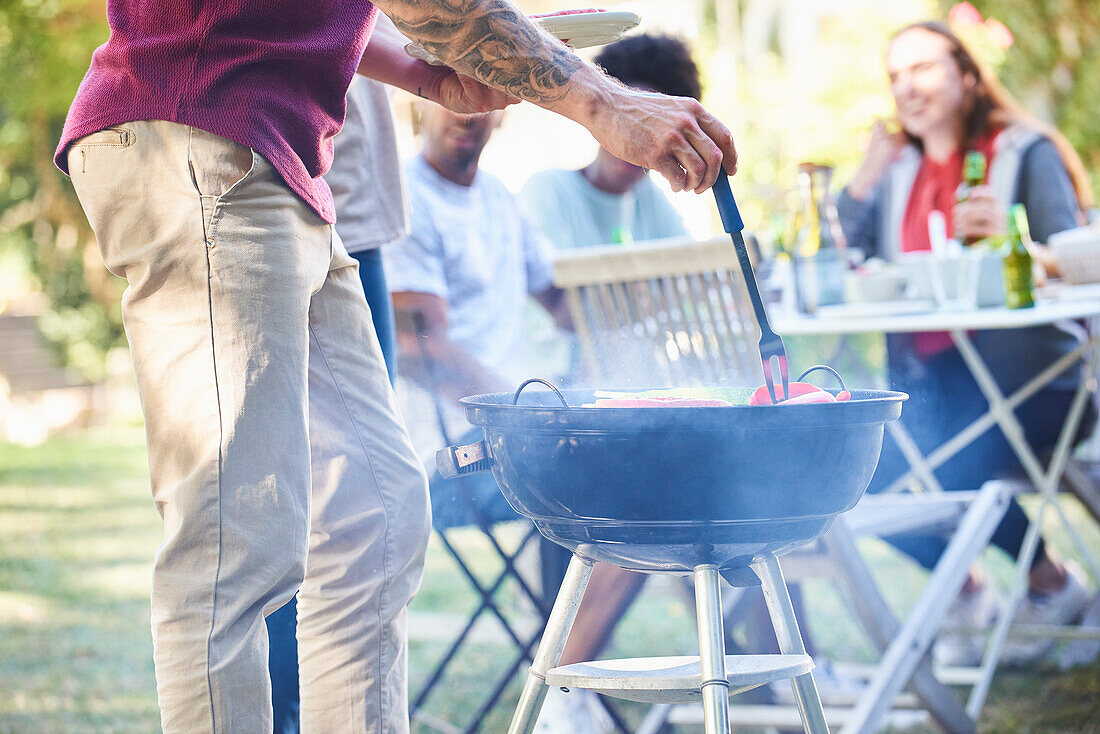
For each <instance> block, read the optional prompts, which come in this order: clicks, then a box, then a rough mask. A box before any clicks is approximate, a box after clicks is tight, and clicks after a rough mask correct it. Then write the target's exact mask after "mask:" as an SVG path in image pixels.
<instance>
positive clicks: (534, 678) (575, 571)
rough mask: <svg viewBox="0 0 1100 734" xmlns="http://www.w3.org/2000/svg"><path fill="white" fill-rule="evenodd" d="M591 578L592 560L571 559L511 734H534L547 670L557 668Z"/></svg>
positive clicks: (521, 696)
mask: <svg viewBox="0 0 1100 734" xmlns="http://www.w3.org/2000/svg"><path fill="white" fill-rule="evenodd" d="M591 575H592V561H590V560H587V559H585V558H581V557H579V556H576V555H575V556H573V557H572V558H571V559H570V560H569V568H568V569H567V570H566V572H565V579H564V580H563V581H562V582H561V589H560V590H559V591H558V596H557V598H556V599H555V600H554V608H553V609H552V610H551V611H550V618H549V619H547V620H546V629H545V630H543V632H542V641H541V642H539V649H538V652H536V653H535V659H534V661H533V662H532V663H531V668H530V670H529V671H528V673H527V681H526V682H525V683H524V684H523V692H522V693H521V694H520V697H519V704H518V705H517V706H516V713H515V714H513V715H512V724H511V726H509V727H508V734H531V732H532V731H534V730H535V722H536V721H537V720H538V717H539V712H540V711H541V710H542V702H543V701H544V700H545V699H546V690H547V689H546V671H548V670H550V669H551V668H553V667H554V666H556V665H557V664H558V660H559V659H561V653H562V650H564V649H565V641H566V640H567V639H568V638H569V629H570V628H571V627H572V626H573V620H574V619H576V617H577V609H578V608H579V607H580V605H581V599H582V598H584V589H585V587H586V586H588V577H589V576H591Z"/></svg>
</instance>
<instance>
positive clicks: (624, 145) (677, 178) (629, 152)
mask: <svg viewBox="0 0 1100 734" xmlns="http://www.w3.org/2000/svg"><path fill="white" fill-rule="evenodd" d="M609 91H610V95H609V99H608V102H607V104H606V106H605V105H601V106H600V108H599V109H597V110H596V111H595V113H594V114H593V115H592V116H591V118H590V119H589V120H578V121H579V122H581V123H582V124H584V125H585V127H587V128H588V130H589V132H591V133H592V135H593V136H594V137H595V138H596V140H597V141H599V143H600V144H601V145H602V146H603V147H604V148H606V149H607V150H608V151H609V152H610V153H611V154H612V155H614V156H615V157H617V158H621V159H623V160H625V161H629V162H630V163H633V164H635V165H637V166H641V167H642V168H648V169H653V170H655V171H657V172H658V173H660V174H661V175H662V176H664V177H665V178H666V179H668V182H669V184H671V186H672V190H673V191H686V190H689V189H690V190H693V191H695V193H697V194H699V193H702V192H704V191H706V190H707V189H709V188H710V187H711V186H712V185H713V184H714V181H715V179H717V178H718V173H719V171H720V170H721V169H722V168H725V169H726V172H727V173H730V174H733V173H736V172H737V149H736V148H735V146H734V144H733V135H732V134H731V133H730V131H729V130H728V129H727V128H726V126H725V125H723V124H722V123H721V122H719V121H718V119H717V118H715V117H714V116H713V115H711V114H710V113H709V112H707V111H706V110H705V109H703V106H702V105H701V104H699V103H698V102H697V101H696V100H694V99H690V98H687V97H668V96H665V95H663V94H652V93H647V92H639V91H636V90H633V89H627V88H625V87H618V86H617V85H616V86H615V87H614V88H612V89H611V90H609Z"/></svg>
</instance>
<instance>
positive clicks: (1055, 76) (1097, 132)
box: [941, 0, 1100, 195]
mask: <svg viewBox="0 0 1100 734" xmlns="http://www.w3.org/2000/svg"><path fill="white" fill-rule="evenodd" d="M971 3H972V4H973V5H974V6H975V7H976V8H977V9H978V10H979V11H980V12H981V14H982V15H983V16H985V17H986V18H989V17H993V18H996V19H997V20H999V21H1001V22H1002V23H1004V24H1005V25H1006V26H1007V27H1008V28H1009V30H1011V31H1012V33H1013V35H1014V36H1015V42H1014V44H1013V45H1012V46H1011V47H1010V48H1009V49H1008V53H1007V54H1006V56H1005V60H1004V64H1003V66H1001V68H1000V75H1001V79H1002V81H1003V82H1004V83H1005V86H1006V87H1007V88H1008V89H1009V90H1010V91H1011V92H1012V93H1013V95H1015V96H1016V97H1017V99H1019V101H1020V102H1021V103H1022V104H1023V105H1024V106H1025V107H1027V108H1028V109H1029V110H1030V111H1031V112H1032V113H1033V114H1035V115H1037V116H1038V117H1040V118H1042V119H1044V120H1047V121H1048V122H1051V123H1053V124H1054V125H1055V126H1057V128H1058V129H1059V130H1061V131H1062V133H1063V134H1064V135H1065V136H1066V137H1067V138H1069V141H1070V142H1071V143H1073V146H1074V147H1075V148H1076V149H1077V152H1078V153H1079V154H1080V155H1081V158H1082V160H1084V163H1085V167H1086V168H1087V169H1088V171H1089V175H1090V178H1091V179H1092V189H1093V193H1094V195H1095V194H1097V193H1098V192H1100V94H1098V90H1100V2H1097V0H971ZM952 5H954V3H953V2H941V6H942V8H943V11H944V13H945V14H946V12H947V11H948V10H949V9H950V8H951V6H952Z"/></svg>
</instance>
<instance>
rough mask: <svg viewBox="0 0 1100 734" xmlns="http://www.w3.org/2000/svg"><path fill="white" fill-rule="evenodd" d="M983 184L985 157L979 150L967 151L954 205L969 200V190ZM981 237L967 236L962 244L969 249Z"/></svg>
mask: <svg viewBox="0 0 1100 734" xmlns="http://www.w3.org/2000/svg"><path fill="white" fill-rule="evenodd" d="M983 183H985V155H984V154H983V153H982V152H981V151H980V150H971V151H967V154H966V157H965V158H963V180H962V183H961V184H959V188H958V189H957V190H956V191H955V201H956V203H959V204H961V203H963V202H964V201H966V200H967V199H968V198H970V189H972V188H974V187H975V186H981V185H982V184H983ZM981 239H982V238H981V237H975V236H973V235H967V236H966V237H964V238H963V244H964V245H966V246H967V247H969V246H970V245H973V244H976V243H977V242H978V241H979V240H981Z"/></svg>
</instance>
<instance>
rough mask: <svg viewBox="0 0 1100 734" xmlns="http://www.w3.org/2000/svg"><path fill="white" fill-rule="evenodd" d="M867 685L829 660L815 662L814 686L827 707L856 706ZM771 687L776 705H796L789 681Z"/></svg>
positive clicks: (792, 687)
mask: <svg viewBox="0 0 1100 734" xmlns="http://www.w3.org/2000/svg"><path fill="white" fill-rule="evenodd" d="M866 684H867V682H866V680H865V679H863V678H860V677H857V676H854V675H849V674H847V673H845V672H844V671H841V670H837V668H836V667H835V666H834V665H833V664H832V662H831V661H829V660H823V659H820V658H818V659H815V660H814V685H815V686H817V695H818V697H819V698H820V699H821V702H822V703H823V704H825V705H832V706H854V705H855V704H856V703H857V702H858V701H859V697H860V694H861V693H862V692H863V689H864V688H865V687H866ZM769 687H770V688H771V692H772V698H773V699H774V701H775V703H777V704H780V705H783V706H791V705H793V704H794V686H793V685H791V682H790V681H789V680H777V681H775V682H774V683H772V684H771V685H770V686H769Z"/></svg>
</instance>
